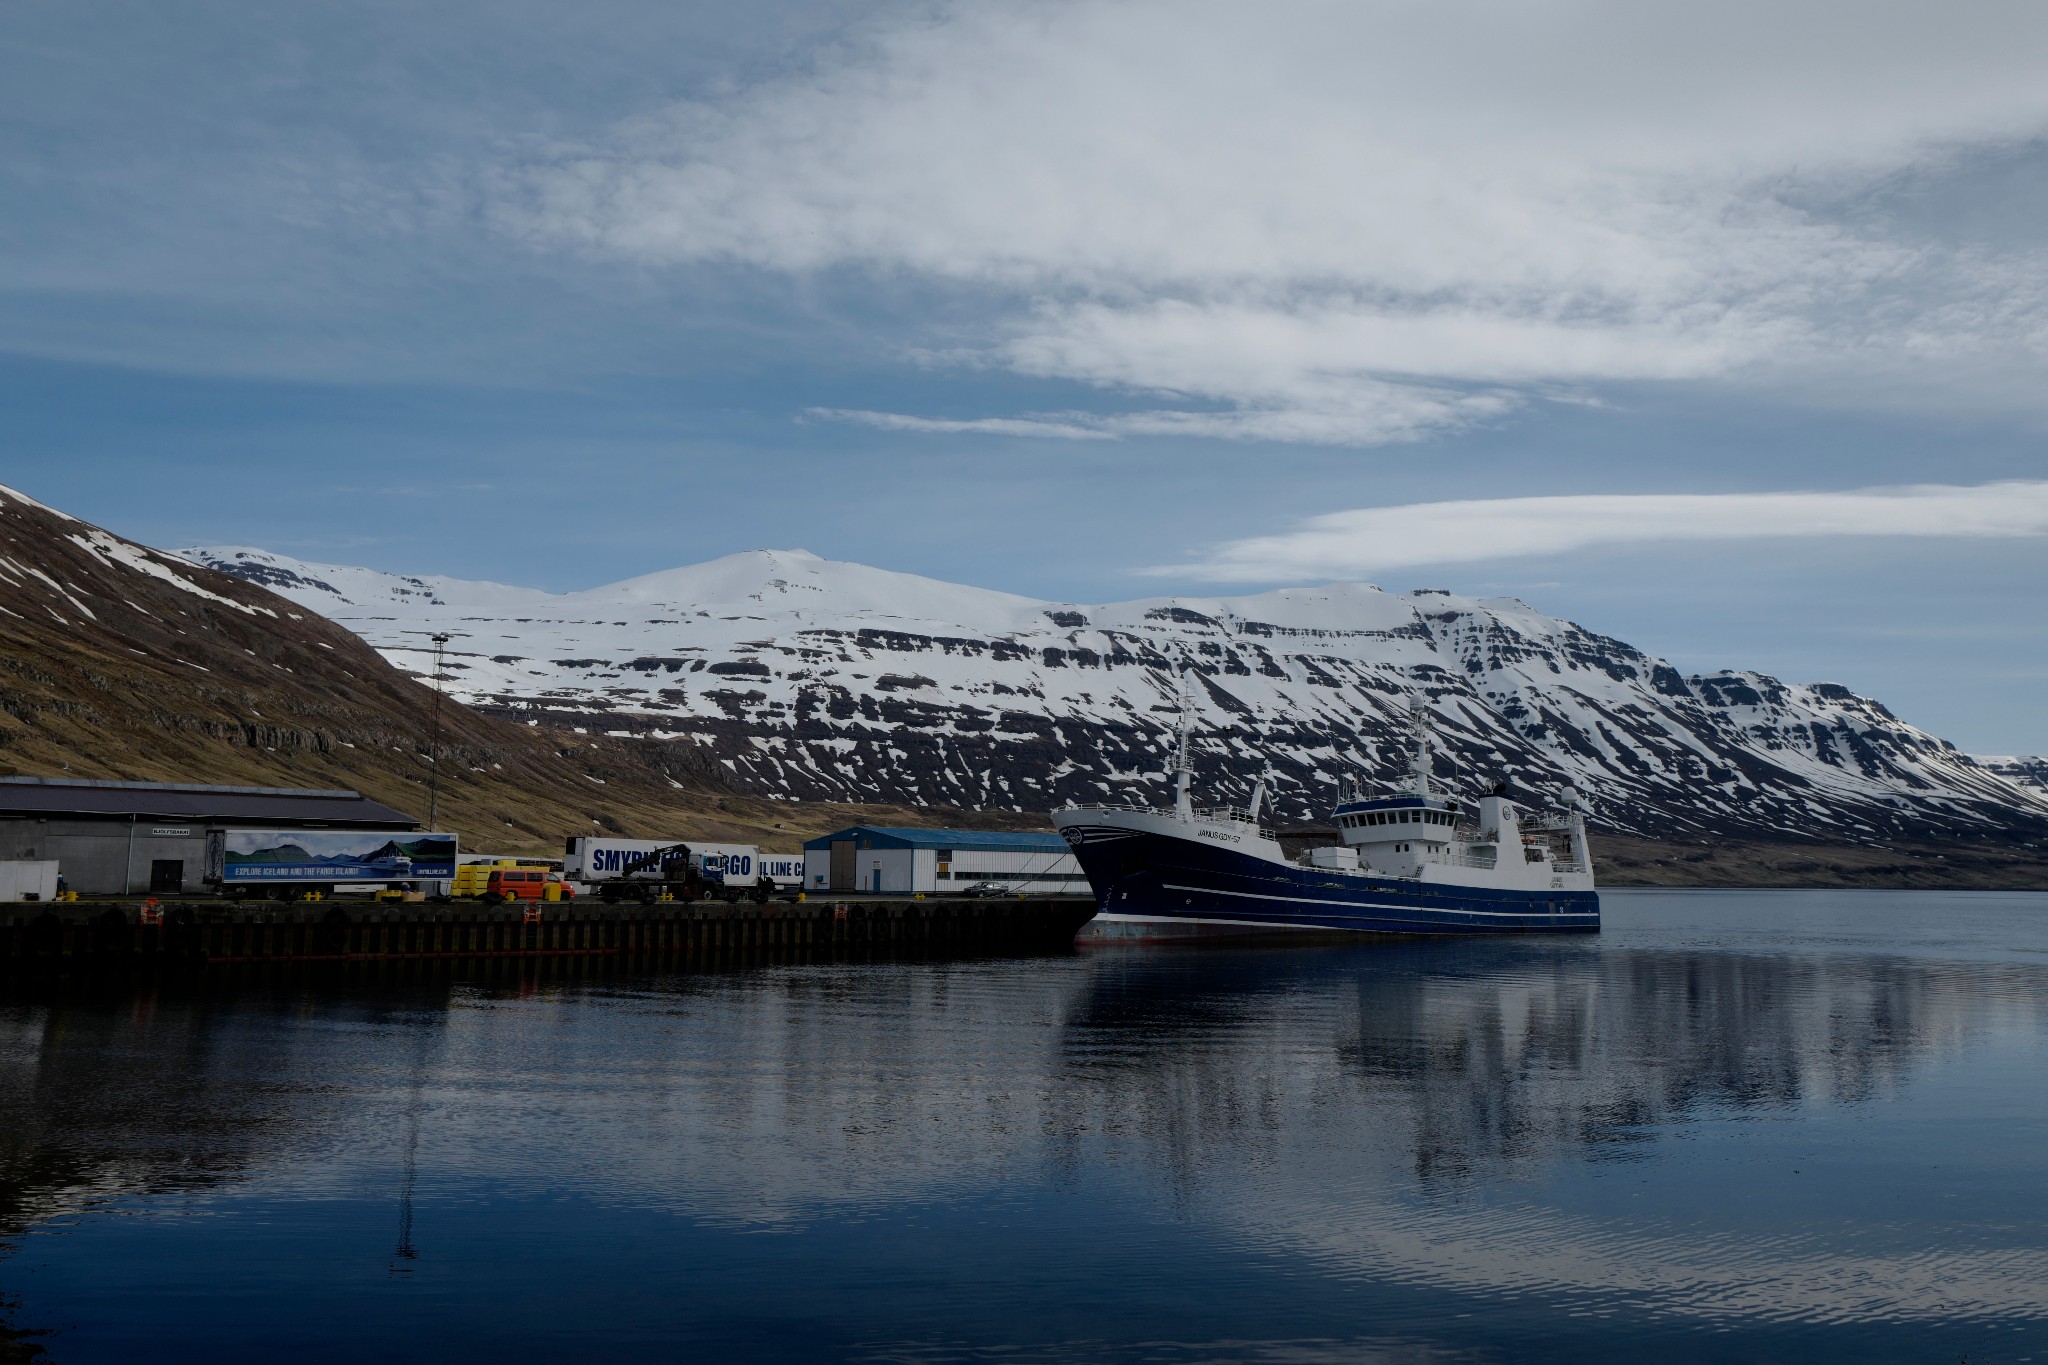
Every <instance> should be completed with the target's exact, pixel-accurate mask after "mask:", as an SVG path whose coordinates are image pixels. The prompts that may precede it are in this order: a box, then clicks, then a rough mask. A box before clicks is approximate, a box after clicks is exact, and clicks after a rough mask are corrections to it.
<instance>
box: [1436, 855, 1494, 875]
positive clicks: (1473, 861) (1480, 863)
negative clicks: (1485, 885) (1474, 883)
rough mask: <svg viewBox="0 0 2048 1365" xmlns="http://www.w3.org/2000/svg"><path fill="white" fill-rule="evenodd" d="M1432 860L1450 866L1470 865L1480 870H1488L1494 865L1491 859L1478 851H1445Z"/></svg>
mask: <svg viewBox="0 0 2048 1365" xmlns="http://www.w3.org/2000/svg"><path fill="white" fill-rule="evenodd" d="M1434 861H1436V862H1439V863H1444V864H1446V865H1448V866H1450V867H1470V868H1477V869H1479V870H1480V871H1488V870H1490V869H1491V868H1492V867H1493V866H1494V860H1493V859H1491V858H1488V857H1485V856H1484V855H1482V854H1478V853H1445V854H1440V855H1439V856H1438V857H1437V858H1435V859H1434Z"/></svg>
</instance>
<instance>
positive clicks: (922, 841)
mask: <svg viewBox="0 0 2048 1365" xmlns="http://www.w3.org/2000/svg"><path fill="white" fill-rule="evenodd" d="M848 839H851V840H853V841H855V842H856V843H857V844H859V846H860V847H862V848H933V849H948V848H950V849H955V850H968V849H972V850H974V851H975V852H978V853H1065V852H1066V851H1067V842H1066V840H1064V839H1062V838H1060V836H1059V835H1057V834H1054V833H1053V832H1052V831H1050V830H1047V831H1046V832H1045V833H1043V834H1039V833H1026V832H1024V831H1021V830H1008V829H907V828H903V827H900V826H895V825H855V826H854V827H853V828H851V829H842V830H840V831H839V832H838V833H836V834H825V835H821V836H819V837H818V838H816V839H807V840H805V841H804V851H805V852H807V853H808V852H810V851H812V850H814V849H815V850H818V851H822V852H829V851H830V850H831V848H832V845H833V844H835V843H841V842H844V841H845V840H848Z"/></svg>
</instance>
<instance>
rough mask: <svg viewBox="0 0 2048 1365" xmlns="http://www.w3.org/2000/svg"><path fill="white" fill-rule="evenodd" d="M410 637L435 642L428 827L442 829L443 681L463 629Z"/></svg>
mask: <svg viewBox="0 0 2048 1365" xmlns="http://www.w3.org/2000/svg"><path fill="white" fill-rule="evenodd" d="M404 633H405V634H407V635H425V636H427V637H428V638H429V639H431V640H432V641H433V642H434V709H433V717H434V719H433V724H432V730H431V733H430V734H429V737H428V739H427V828H428V829H429V830H438V828H439V826H440V823H441V679H442V676H443V673H442V670H443V668H444V666H445V665H444V663H443V657H442V656H443V652H444V651H445V650H446V649H447V648H448V642H449V641H450V640H452V639H454V638H455V637H456V636H458V635H466V634H468V632H467V631H460V630H436V631H425V630H408V631H405V632H404Z"/></svg>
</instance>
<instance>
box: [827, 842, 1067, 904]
mask: <svg viewBox="0 0 2048 1365" xmlns="http://www.w3.org/2000/svg"><path fill="white" fill-rule="evenodd" d="M977 882H1000V883H1002V884H1003V885H1004V886H1005V887H1006V888H1008V889H1009V890H1011V891H1014V892H1017V893H1018V894H1020V895H1034V896H1064V895H1080V896H1085V895H1088V894H1090V892H1089V888H1088V878H1087V876H1086V875H1085V874H1083V873H1082V871H1081V865H1080V864H1079V863H1078V862H1076V861H1074V855H1073V854H1072V853H1071V852H1069V851H1068V849H1067V845H1066V841H1065V840H1063V839H1061V838H1060V836H1059V835H1057V834H1052V833H1043V834H1040V833H1033V832H1025V831H1022V830H989V829H905V828H900V827H896V826H888V825H855V826H853V827H852V828H851V829H842V830H838V831H836V832H834V833H831V834H826V835H822V836H820V837H819V838H816V839H811V840H808V841H807V842H806V843H805V844H804V885H805V886H806V887H807V888H809V889H810V890H812V891H869V892H880V893H883V894H886V895H915V894H917V893H919V892H923V893H925V894H928V895H941V896H943V895H945V894H947V893H948V892H958V891H963V890H965V889H966V888H968V887H970V886H973V885H974V884H976V883H977Z"/></svg>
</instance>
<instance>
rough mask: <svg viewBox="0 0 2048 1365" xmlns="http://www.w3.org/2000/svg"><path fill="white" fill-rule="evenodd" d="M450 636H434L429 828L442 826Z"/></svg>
mask: <svg viewBox="0 0 2048 1365" xmlns="http://www.w3.org/2000/svg"><path fill="white" fill-rule="evenodd" d="M446 648H448V637H447V636H446V635H444V634H437V635H435V636H434V737H433V738H432V739H430V740H428V741H427V828H428V829H436V830H437V829H439V828H441V651H442V650H444V649H446Z"/></svg>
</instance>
